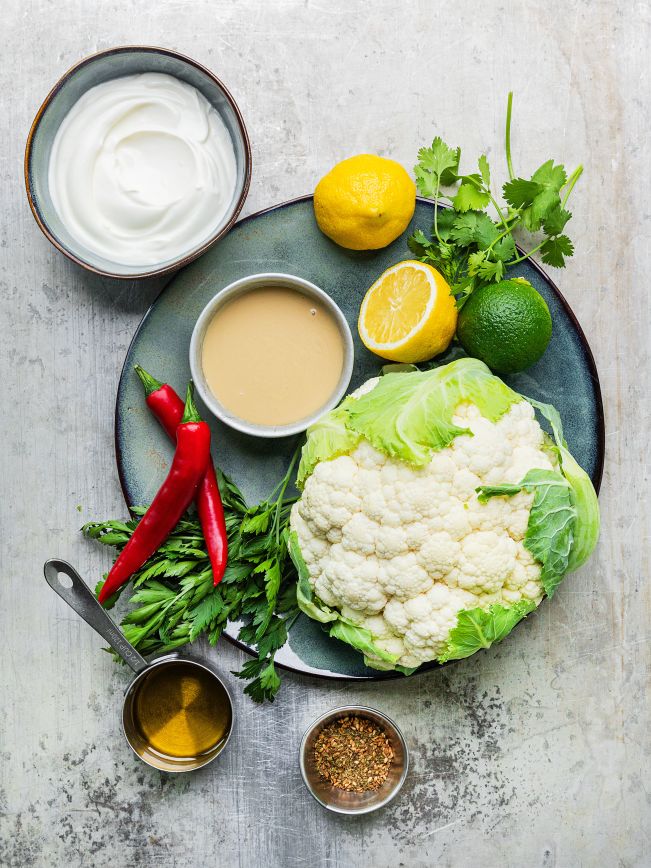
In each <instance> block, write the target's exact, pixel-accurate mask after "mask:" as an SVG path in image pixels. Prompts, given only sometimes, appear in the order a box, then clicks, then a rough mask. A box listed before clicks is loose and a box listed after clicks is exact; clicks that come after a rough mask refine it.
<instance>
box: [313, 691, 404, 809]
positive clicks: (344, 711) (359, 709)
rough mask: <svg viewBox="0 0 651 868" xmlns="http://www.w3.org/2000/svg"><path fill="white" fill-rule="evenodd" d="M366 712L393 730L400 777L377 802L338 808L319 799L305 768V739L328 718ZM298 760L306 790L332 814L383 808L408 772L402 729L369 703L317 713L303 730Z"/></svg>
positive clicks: (361, 714) (333, 718)
mask: <svg viewBox="0 0 651 868" xmlns="http://www.w3.org/2000/svg"><path fill="white" fill-rule="evenodd" d="M368 712H370V713H371V714H373V715H375V716H376V717H379V718H380V719H381V720H382V722H383V723H385V724H387V725H388V726H389V727H390V728H391V729H392V730H393V731H394V732H395V734H396V736H397V738H398V741H399V742H400V744H401V746H402V750H403V753H404V756H405V762H404V766H403V768H402V772H401V773H400V777H399V778H398V780H397V781H396V784H395V786H394V787H393V789H392V790H391V791H390V792H389V793H387V795H386V796H385V798H384V799H382V800H381V801H380V802H378V803H377V804H374V805H368V806H366V807H361V808H353V809H346V808H339V807H337V806H336V805H331V804H328V803H327V802H324V801H323V800H322V799H320V798H319V796H318V795H317V794H316V792H315V791H314V789H313V787H312V784H311V783H310V780H309V778H308V775H307V772H306V770H305V750H306V747H307V741H308V739H309V737H310V736H311V735H312V733H313V732H314V730H315V729H316V728H317V727H318V726H319V725H320V724H321V723H324V722H326V721H329V720H336V719H338V718H339V717H345V716H346V715H348V714H357V715H359V716H360V717H364V716H365V713H368ZM298 761H299V765H300V769H301V777H302V778H303V783H304V784H305V786H306V787H307V790H308V792H309V793H310V795H311V796H312V798H313V799H314V800H315V801H317V802H318V803H319V804H320V805H321V807H323V808H325V809H326V810H328V811H332V813H333V814H343V815H344V816H348V817H354V816H361V815H362V814H371V813H372V812H373V811H378V810H380V808H384V807H385V806H386V805H388V804H389V802H390V801H391V800H392V799H394V798H395V797H396V796H397V795H398V793H399V792H400V790H401V789H402V786H403V784H404V782H405V780H406V778H407V774H408V772H409V748H408V747H407V742H406V740H405V737H404V735H403V734H402V730H401V729H400V727H399V726H398V725H397V724H396V723H395V721H393V720H392V719H391V718H390V717H389V716H388V715H387V714H385V713H384V712H383V711H380V710H379V709H378V708H372V707H371V706H370V705H339V706H337V707H336V708H331V709H330V711H326V712H324V713H323V714H321V715H319V717H317V718H316V720H313V721H312V723H311V724H310V725H309V726H308V728H307V729H306V730H305V732H304V733H303V737H302V739H301V744H300V747H299V749H298Z"/></svg>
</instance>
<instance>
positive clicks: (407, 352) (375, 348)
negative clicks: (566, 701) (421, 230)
mask: <svg viewBox="0 0 651 868" xmlns="http://www.w3.org/2000/svg"><path fill="white" fill-rule="evenodd" d="M357 327H358V329H359V336H360V338H361V339H362V343H363V344H364V346H365V347H366V348H367V349H369V350H370V351H371V352H372V353H375V354H376V355H378V356H381V357H382V358H383V359H390V360H391V361H393V362H412V363H413V362H425V361H427V359H431V358H433V357H434V356H437V355H438V354H439V353H442V352H443V350H445V349H447V347H448V345H449V343H450V341H451V340H452V337H453V335H454V331H455V329H456V327H457V305H456V303H455V300H454V298H453V296H452V295H451V294H450V287H449V286H448V284H447V283H446V281H445V280H444V278H443V277H442V275H441V274H439V272H438V271H437V270H436V269H435V268H432V266H431V265H427V264H426V263H424V262H418V261H417V260H415V259H408V260H406V261H405V262H399V263H398V264H397V265H393V266H392V267H391V268H388V269H387V270H386V271H385V272H384V274H382V275H381V276H380V277H379V278H378V279H377V280H376V281H375V283H374V284H373V286H372V287H371V288H370V289H369V290H368V292H367V293H366V295H365V296H364V301H363V302H362V306H361V308H360V311H359V321H358V324H357Z"/></svg>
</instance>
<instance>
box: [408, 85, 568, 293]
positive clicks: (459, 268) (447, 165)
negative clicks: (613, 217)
mask: <svg viewBox="0 0 651 868" xmlns="http://www.w3.org/2000/svg"><path fill="white" fill-rule="evenodd" d="M512 104H513V94H511V93H509V96H508V103H507V111H506V137H505V138H506V164H507V168H508V173H509V180H508V181H507V182H506V184H504V186H503V187H502V195H503V197H504V199H505V201H506V204H505V205H503V204H500V202H498V200H497V199H496V198H495V192H494V190H493V189H492V187H491V171H490V166H489V163H488V159H487V158H486V155H485V154H482V156H480V157H479V160H478V161H477V169H478V171H476V172H471V173H470V174H466V175H464V174H461V173H460V171H459V164H460V161H461V149H460V148H450V147H449V146H448V145H446V144H445V142H444V141H443V140H442V139H441V138H440V137H438V136H437V137H436V138H435V139H434V141H433V142H432V146H431V147H430V148H421V149H420V151H419V152H418V164H417V165H416V167H415V175H416V185H417V187H418V191H419V192H420V193H421V195H423V196H425V197H427V198H428V199H433V200H434V205H435V210H434V224H433V226H432V231H431V236H430V237H428V236H427V235H426V234H425V233H424V232H422V231H421V230H418V231H416V232H415V233H414V234H413V235H412V236H411V237H410V238H409V240H408V245H409V249H410V250H411V251H412V253H414V255H415V256H416V257H417V258H418V259H421V260H422V261H423V262H428V263H430V264H431V265H433V266H434V267H435V268H436V269H437V270H438V271H440V272H441V274H442V275H443V276H444V277H445V279H446V280H447V282H448V283H449V285H450V288H451V290H452V294H453V295H454V296H455V297H456V299H457V305H458V306H459V307H462V306H463V303H464V302H465V300H466V299H467V298H468V296H469V295H470V294H471V293H472V292H473V291H474V290H475V289H477V288H478V287H480V286H482V285H485V284H488V283H491V282H493V281H495V282H497V281H500V280H502V278H503V277H504V276H505V274H506V271H507V269H508V268H510V267H511V266H513V265H517V264H518V263H519V262H522V261H524V260H525V259H527V258H528V257H530V256H532V255H533V254H534V253H537V252H539V251H540V256H541V259H542V261H543V262H544V263H546V264H547V265H552V266H554V267H555V268H563V267H564V266H565V258H566V257H568V256H572V254H573V253H574V246H573V244H572V242H571V240H570V239H569V237H568V236H567V235H566V234H564V229H565V226H566V224H567V222H568V221H569V219H570V218H571V216H572V215H571V213H570V212H569V211H568V210H567V209H566V207H565V206H566V205H567V201H568V199H569V197H570V194H571V192H572V190H573V188H574V185H575V184H576V182H577V181H578V179H579V177H580V176H581V173H582V172H583V167H582V166H579V167H578V168H576V169H575V170H574V172H572V174H571V175H569V177H568V175H567V172H566V171H565V168H564V166H562V165H560V164H555V163H554V161H553V160H547V162H545V163H543V164H542V166H540V167H539V168H538V169H536V171H535V172H534V173H533V175H532V176H531V177H530V178H520V177H516V175H515V172H514V171H513V163H512V159H511V112H512ZM450 188H452V189H450ZM446 191H447V192H446ZM440 202H448V203H449V204H450V205H451V207H450V208H442V209H439V207H438V205H439V203H440ZM491 214H492V216H491ZM514 233H517V234H518V236H520V235H521V234H523V235H525V236H533V241H532V242H531V245H529V244H528V245H527V246H528V247H529V249H528V250H527V251H526V252H525V253H522V254H520V253H518V250H517V249H516V246H515V237H514Z"/></svg>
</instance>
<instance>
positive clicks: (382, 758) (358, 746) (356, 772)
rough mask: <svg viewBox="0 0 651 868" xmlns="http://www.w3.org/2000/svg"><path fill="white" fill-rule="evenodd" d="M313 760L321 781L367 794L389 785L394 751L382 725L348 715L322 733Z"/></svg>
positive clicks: (315, 747)
mask: <svg viewBox="0 0 651 868" xmlns="http://www.w3.org/2000/svg"><path fill="white" fill-rule="evenodd" d="M314 760H315V763H316V767H317V771H318V772H319V774H320V775H321V777H322V778H323V779H324V780H326V781H328V783H330V784H332V786H333V787H337V788H338V789H341V790H348V791H349V792H352V793H365V792H368V791H369V790H377V789H379V787H381V786H382V784H383V783H384V782H385V781H386V779H387V776H388V774H389V769H390V768H391V763H392V762H393V748H392V747H391V743H390V742H389V739H388V737H387V734H386V732H385V731H384V730H383V729H382V727H381V726H380V725H379V724H377V723H375V721H373V720H369V719H368V718H366V717H360V716H358V715H349V716H346V717H340V718H339V719H338V720H334V721H333V722H332V723H329V724H328V725H327V726H325V727H324V728H323V729H322V730H321V732H320V733H319V736H318V738H317V740H316V742H315V744H314Z"/></svg>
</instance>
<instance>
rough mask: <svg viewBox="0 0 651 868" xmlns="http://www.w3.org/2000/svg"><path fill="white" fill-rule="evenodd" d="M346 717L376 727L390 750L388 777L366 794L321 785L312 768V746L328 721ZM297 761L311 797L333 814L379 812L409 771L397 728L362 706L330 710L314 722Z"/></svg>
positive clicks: (320, 780)
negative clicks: (359, 719)
mask: <svg viewBox="0 0 651 868" xmlns="http://www.w3.org/2000/svg"><path fill="white" fill-rule="evenodd" d="M349 715H357V716H358V717H364V718H366V719H367V720H372V721H373V722H374V723H377V724H378V725H379V726H381V727H382V729H384V731H385V732H386V734H387V738H388V739H389V742H390V743H391V747H392V748H393V762H392V764H391V768H390V769H389V774H388V776H387V779H386V781H385V782H384V784H382V786H381V787H380V788H379V789H377V790H369V791H368V792H367V793H350V792H348V791H347V790H340V789H338V788H337V787H333V786H332V785H331V784H329V783H328V782H327V781H324V780H323V778H322V777H321V775H320V774H319V772H318V770H317V768H316V763H315V761H314V744H315V742H316V740H317V738H318V736H319V733H320V732H321V730H322V729H323V728H324V727H326V726H327V725H328V724H329V723H332V721H334V720H338V719H339V718H341V717H347V716H349ZM299 761H300V765H301V774H302V775H303V780H304V781H305V786H306V787H307V788H308V790H309V791H310V793H311V795H313V796H314V798H315V799H316V800H317V802H318V803H319V804H320V805H322V806H323V807H324V808H327V809H328V810H329V811H333V812H334V813H335V814H369V813H370V812H371V811H377V810H378V809H379V808H383V807H384V806H385V805H387V804H388V803H389V802H390V801H391V799H393V798H394V797H395V796H396V795H397V794H398V792H399V791H400V788H401V787H402V785H403V784H404V782H405V778H406V777H407V771H408V770H409V753H408V751H407V743H406V742H405V739H404V737H403V735H402V733H401V732H400V730H399V729H398V727H397V726H396V725H395V723H394V722H393V721H392V720H390V719H389V718H388V717H387V716H386V715H385V714H382V712H381V711H377V710H376V709H374V708H367V707H366V706H364V705H344V706H342V707H341V708H334V709H333V710H332V711H328V712H327V713H326V714H323V715H321V717H319V718H318V719H317V720H315V721H314V723H313V724H312V725H311V726H310V727H309V728H308V729H307V731H306V733H305V735H304V736H303V740H302V741H301V747H300V751H299Z"/></svg>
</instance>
